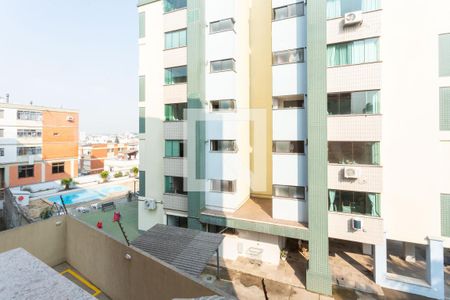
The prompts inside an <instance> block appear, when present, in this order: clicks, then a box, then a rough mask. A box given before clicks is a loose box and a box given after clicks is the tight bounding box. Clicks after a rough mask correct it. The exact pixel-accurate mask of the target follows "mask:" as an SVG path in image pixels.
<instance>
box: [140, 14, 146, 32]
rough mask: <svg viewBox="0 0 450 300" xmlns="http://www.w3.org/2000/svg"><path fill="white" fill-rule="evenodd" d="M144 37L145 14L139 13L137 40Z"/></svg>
mask: <svg viewBox="0 0 450 300" xmlns="http://www.w3.org/2000/svg"><path fill="white" fill-rule="evenodd" d="M143 37H145V12H140V13H139V38H143Z"/></svg>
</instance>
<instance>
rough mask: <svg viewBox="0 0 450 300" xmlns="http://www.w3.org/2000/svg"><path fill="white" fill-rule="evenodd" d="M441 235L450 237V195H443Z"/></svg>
mask: <svg viewBox="0 0 450 300" xmlns="http://www.w3.org/2000/svg"><path fill="white" fill-rule="evenodd" d="M441 235H442V236H445V237H450V195H448V194H441Z"/></svg>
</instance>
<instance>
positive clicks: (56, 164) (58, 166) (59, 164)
mask: <svg viewBox="0 0 450 300" xmlns="http://www.w3.org/2000/svg"><path fill="white" fill-rule="evenodd" d="M65 165H66V164H65V162H63V161H62V162H54V163H52V174H62V173H65V172H66V171H65ZM61 167H62V169H61ZM55 170H56V172H55Z"/></svg>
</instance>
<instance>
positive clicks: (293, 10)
mask: <svg viewBox="0 0 450 300" xmlns="http://www.w3.org/2000/svg"><path fill="white" fill-rule="evenodd" d="M304 15H305V3H303V2H299V3H294V4H290V5H286V6H281V7H277V8H274V9H273V14H272V19H273V20H274V21H278V20H283V19H287V18H294V17H301V16H304Z"/></svg>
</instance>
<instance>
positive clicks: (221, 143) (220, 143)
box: [211, 140, 237, 152]
mask: <svg viewBox="0 0 450 300" xmlns="http://www.w3.org/2000/svg"><path fill="white" fill-rule="evenodd" d="M211 151H213V152H236V151H237V145H236V141H234V140H212V141H211Z"/></svg>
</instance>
